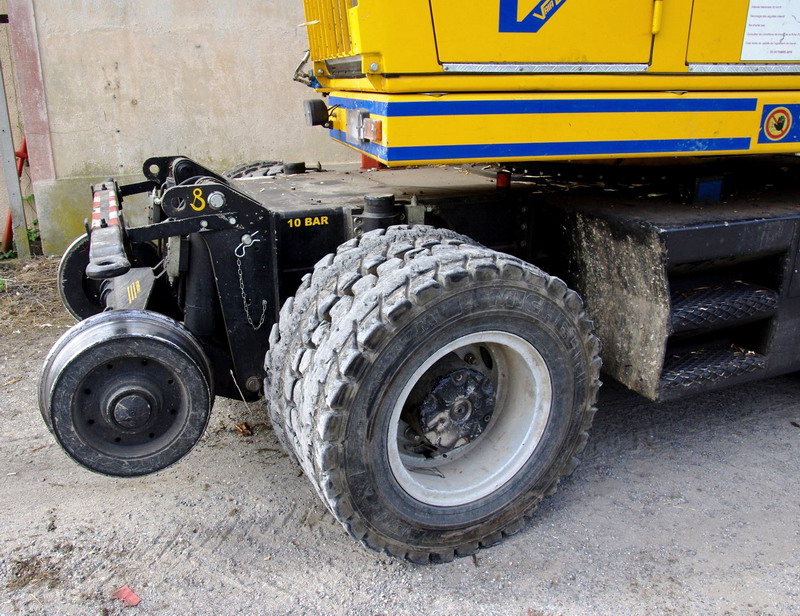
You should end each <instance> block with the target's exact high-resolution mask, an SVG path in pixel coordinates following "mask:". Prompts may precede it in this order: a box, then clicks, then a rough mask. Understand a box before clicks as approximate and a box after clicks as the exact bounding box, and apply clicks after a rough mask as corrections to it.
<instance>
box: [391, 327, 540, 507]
mask: <svg viewBox="0 0 800 616" xmlns="http://www.w3.org/2000/svg"><path fill="white" fill-rule="evenodd" d="M476 346H477V347H480V348H483V349H486V350H487V351H488V352H489V353H490V355H491V357H492V360H493V363H494V364H495V365H496V373H497V375H496V377H497V383H496V387H497V395H496V404H495V409H494V413H493V415H492V419H491V422H490V423H489V425H488V426H487V427H486V429H485V430H484V431H483V433H481V434H480V436H478V437H477V438H476V439H475V441H474V442H472V443H470V444H469V445H466V446H464V447H461V448H459V449H456V450H454V451H453V454H455V453H456V452H459V451H460V450H463V452H461V453H459V455H452V456H450V458H449V459H447V460H442V463H441V464H437V465H434V466H431V465H425V466H424V467H422V466H415V465H413V461H412V460H410V459H409V458H408V457H406V456H403V455H402V454H401V451H400V446H399V445H398V426H399V425H400V423H401V419H400V416H401V413H402V411H403V407H404V405H405V404H406V401H407V400H408V397H409V395H410V394H411V391H412V389H413V388H414V385H415V384H416V383H417V382H418V381H419V380H420V378H422V377H423V375H424V374H425V373H426V371H428V370H429V369H431V367H433V365H434V364H435V363H436V362H437V361H439V360H440V359H442V358H443V357H444V356H445V355H448V354H450V353H456V354H460V353H464V350H465V349H467V348H474V347H476ZM552 397H553V393H552V382H551V379H550V372H549V370H548V368H547V364H546V363H545V361H544V358H543V357H542V355H541V354H540V353H539V352H538V351H537V350H536V349H535V348H534V347H533V345H531V344H530V343H529V342H527V341H525V340H523V339H522V338H520V337H519V336H516V335H514V334H510V333H507V332H500V331H489V332H480V333H475V334H470V335H467V336H464V337H462V338H459V339H457V340H454V341H453V342H451V343H449V344H447V345H446V346H444V347H442V348H441V349H439V350H438V351H437V352H436V353H435V354H433V355H431V356H430V357H429V358H428V359H427V360H426V361H425V362H424V363H423V364H422V365H421V366H420V367H419V368H418V369H417V370H416V371H415V372H414V374H413V375H412V377H411V378H410V379H409V381H408V383H406V385H405V387H404V388H403V391H402V392H401V394H400V396H399V397H398V400H397V402H396V404H395V406H394V409H393V411H392V417H391V421H390V424H389V434H388V441H387V442H388V450H389V451H388V455H389V465H390V467H391V470H392V473H393V474H394V478H395V480H396V481H397V483H398V484H399V485H400V487H401V488H402V489H403V490H404V491H405V492H406V493H407V494H408V495H409V496H411V497H412V498H414V499H416V500H418V501H420V502H422V503H425V504H428V505H432V506H440V507H453V506H458V505H465V504H468V503H472V502H475V501H478V500H480V499H482V498H484V497H486V496H489V495H490V494H493V493H495V492H496V491H497V490H499V489H500V488H501V487H502V486H503V485H505V484H506V483H507V482H508V481H509V480H511V479H512V478H513V477H514V476H515V475H516V474H517V473H518V472H519V471H520V470H521V469H522V468H523V467H524V466H525V464H526V463H527V462H528V460H530V458H531V456H533V455H534V453H535V451H536V449H537V447H538V446H539V443H540V442H541V439H542V435H543V434H544V431H545V428H546V427H547V422H548V419H549V417H550V407H551V402H552Z"/></svg>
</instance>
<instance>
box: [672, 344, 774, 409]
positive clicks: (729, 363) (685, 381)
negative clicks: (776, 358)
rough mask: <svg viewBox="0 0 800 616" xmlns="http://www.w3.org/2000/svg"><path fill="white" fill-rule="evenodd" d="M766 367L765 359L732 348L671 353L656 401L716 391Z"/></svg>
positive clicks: (751, 352) (711, 348)
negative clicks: (713, 389) (709, 390)
mask: <svg viewBox="0 0 800 616" xmlns="http://www.w3.org/2000/svg"><path fill="white" fill-rule="evenodd" d="M766 367H767V358H766V357H764V356H763V355H760V354H758V353H755V352H753V351H749V350H746V349H742V348H739V347H736V346H733V345H729V346H716V347H709V348H702V349H696V350H692V351H687V352H684V353H674V354H671V355H668V356H667V357H666V358H665V361H664V370H663V372H662V375H661V381H660V384H659V400H669V399H671V398H679V397H681V396H682V395H684V394H685V393H686V392H687V391H688V390H692V391H693V392H696V391H697V390H698V389H712V388H716V387H717V386H719V385H721V384H722V382H723V381H727V380H729V379H733V378H736V377H741V376H743V375H746V374H749V373H754V372H758V371H762V370H764V369H765V368H766Z"/></svg>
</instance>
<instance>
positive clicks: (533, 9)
mask: <svg viewBox="0 0 800 616" xmlns="http://www.w3.org/2000/svg"><path fill="white" fill-rule="evenodd" d="M596 7H597V0H550V1H549V2H540V1H539V0H519V2H517V1H516V0H512V1H507V0H501V2H500V3H499V5H498V3H497V2H486V0H462V1H461V2H453V1H452V0H431V8H432V9H433V27H434V30H435V32H436V43H437V47H438V51H439V60H440V62H442V63H443V64H448V63H456V64H457V63H474V64H483V63H507V62H510V63H569V64H584V63H588V64H592V63H604V64H611V63H613V64H625V63H628V64H632V63H636V64H643V65H646V64H648V63H649V62H650V51H651V48H652V41H653V33H652V26H653V10H654V5H653V3H652V2H642V0H619V1H618V2H616V3H615V6H614V9H613V10H609V11H597V10H595V9H596ZM476 42H477V43H478V44H476Z"/></svg>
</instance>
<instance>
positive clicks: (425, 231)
mask: <svg viewBox="0 0 800 616" xmlns="http://www.w3.org/2000/svg"><path fill="white" fill-rule="evenodd" d="M465 243H466V244H473V245H474V244H475V243H474V242H473V241H472V240H470V239H469V238H467V237H464V236H463V235H459V234H458V233H456V232H454V231H449V230H447V229H434V228H432V227H426V226H422V225H419V226H415V227H411V226H408V225H400V226H395V227H390V228H389V229H377V230H375V231H371V232H369V233H366V234H364V235H363V236H362V237H360V238H356V239H353V240H350V241H348V242H345V243H344V244H342V245H341V246H339V248H338V249H337V251H336V254H329V255H327V256H325V257H323V258H322V259H321V260H320V261H319V262H318V263H317V264H316V265H315V267H314V273H313V277H312V275H311V274H306V276H305V277H304V278H303V280H302V282H301V284H300V287H299V288H298V289H297V292H296V293H295V296H294V297H290V298H289V299H288V300H287V301H286V302H285V303H284V305H283V307H282V308H281V311H280V316H279V319H278V322H277V323H276V324H275V325H273V327H272V331H271V333H270V345H269V351H268V353H267V355H266V358H265V360H264V370H265V373H266V380H265V383H264V392H265V396H266V400H267V407H268V410H269V417H270V420H271V422H272V427H273V430H274V431H275V435H276V437H277V439H278V441H279V442H280V443H281V445H282V446H283V448H284V449H285V450H286V452H287V453H288V454H289V456H290V457H291V458H292V459H294V460H295V461H297V458H296V457H295V447H296V446H297V437H296V434H297V429H296V428H295V427H294V426H293V425H292V424H293V422H294V420H295V419H296V418H297V417H298V414H297V410H296V408H295V403H294V399H293V391H294V388H295V386H296V384H297V383H298V381H299V379H300V377H301V376H302V375H301V372H300V364H301V362H302V361H304V358H305V356H306V352H307V351H313V349H314V342H313V341H312V336H313V335H314V332H315V331H317V329H318V327H319V326H320V324H321V323H322V322H323V321H326V320H329V319H330V314H329V311H330V310H331V309H332V308H333V306H334V305H335V304H336V303H337V302H338V301H339V299H340V298H341V297H342V296H348V295H350V294H351V293H350V289H351V288H352V286H353V285H354V284H355V283H356V282H357V281H358V280H360V279H361V278H363V277H364V276H367V275H371V274H374V273H375V270H376V269H377V268H378V266H379V265H381V264H382V263H384V262H386V261H388V260H389V259H393V258H396V257H399V256H402V255H414V254H419V253H424V254H430V249H431V247H432V246H438V245H448V246H458V245H460V244H465Z"/></svg>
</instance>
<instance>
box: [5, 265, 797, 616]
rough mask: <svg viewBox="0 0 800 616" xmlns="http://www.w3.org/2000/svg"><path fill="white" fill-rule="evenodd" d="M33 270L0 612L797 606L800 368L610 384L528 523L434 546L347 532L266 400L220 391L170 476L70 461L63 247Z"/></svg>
mask: <svg viewBox="0 0 800 616" xmlns="http://www.w3.org/2000/svg"><path fill="white" fill-rule="evenodd" d="M9 271H11V274H9V273H8V272H9ZM26 275H27V276H28V278H29V283H28V287H27V288H26V287H25V286H24V284H23V285H22V286H20V285H19V284H17V285H16V286H14V285H11V286H10V287H9V288H8V289H7V290H6V291H3V293H2V294H0V295H3V297H0V310H2V313H3V316H2V317H0V334H1V335H2V342H3V345H2V349H0V546H2V547H0V615H4V616H5V615H11V614H65V615H71V614H87V615H88V614H122V613H125V614H142V615H145V614H197V615H202V614H214V615H216V614H243V613H259V614H336V615H339V614H359V615H361V614H367V615H379V614H392V615H394V614H414V615H417V614H519V615H521V616H551V615H553V616H554V615H561V614H563V615H570V616H571V615H576V616H578V615H592V616H597V615H604V614H609V615H611V614H613V615H615V616H616V615H620V614H643V615H644V614H647V615H652V614H680V615H687V614H703V615H705V614H760V615H767V614H769V615H784V614H785V615H796V614H798V613H800V549H799V548H798V539H799V538H800V537H799V534H800V533H799V532H798V528H799V527H798V513H800V511H799V510H798V509H799V507H798V505H800V455H798V453H799V452H800V402H798V400H800V379H798V378H797V377H796V376H788V377H783V378H777V379H772V380H769V381H766V382H761V383H756V384H751V385H747V386H741V387H737V388H734V389H731V390H727V391H723V392H718V393H713V394H708V395H705V396H702V397H697V398H693V399H690V400H688V401H681V402H675V403H669V404H660V405H656V404H652V403H649V402H647V401H645V400H643V399H642V398H640V397H638V396H636V395H634V394H631V393H629V392H627V391H625V390H623V389H621V388H620V387H618V386H614V385H606V386H605V387H604V388H603V391H602V392H601V396H600V405H599V406H600V411H599V413H598V414H597V417H596V420H595V425H594V429H593V431H592V438H591V440H590V442H589V445H588V447H587V449H586V452H585V454H584V456H583V464H582V465H581V466H580V467H579V468H578V470H577V471H576V472H575V474H574V475H573V476H572V477H571V478H569V479H567V480H565V481H564V482H562V484H561V487H560V490H559V492H558V493H557V494H556V495H555V496H553V497H551V498H549V499H547V500H546V501H545V502H544V503H543V504H542V506H540V507H539V509H538V511H537V513H536V515H535V517H534V519H533V520H532V521H531V522H530V523H529V524H528V525H527V526H526V527H525V528H524V529H523V530H522V532H520V533H519V534H518V535H516V536H515V537H512V538H510V539H508V540H507V541H506V542H505V543H503V544H501V545H500V546H497V547H494V548H492V549H489V550H483V551H481V552H480V553H479V554H478V555H477V557H476V558H466V559H459V560H456V561H455V562H453V563H450V564H443V565H436V566H426V567H421V566H414V565H411V564H408V563H405V562H400V561H396V560H393V559H391V558H389V557H386V556H383V555H380V554H377V553H373V552H370V551H367V550H365V549H363V548H362V547H360V546H359V545H358V544H356V543H355V542H354V541H353V540H351V539H350V538H349V537H348V536H347V535H346V534H345V533H344V531H343V530H342V529H341V528H340V527H339V526H338V524H337V523H336V522H335V521H334V520H333V518H332V517H331V516H330V515H329V514H328V513H327V511H326V510H325V509H324V507H323V506H322V505H321V503H320V502H319V500H318V499H317V497H316V496H315V495H314V493H313V491H312V488H311V485H310V483H309V482H308V481H306V479H305V478H304V477H303V476H301V474H300V472H299V470H298V467H297V466H296V465H295V464H293V463H292V462H291V461H290V459H289V458H288V457H287V456H286V455H284V454H283V453H282V452H281V451H280V448H279V446H278V444H277V442H276V440H275V438H274V435H273V434H272V431H271V430H270V428H269V426H268V424H267V423H266V419H265V410H264V408H263V406H260V405H250V407H249V408H248V407H246V406H245V405H244V404H243V403H241V402H233V401H228V400H223V399H218V400H217V403H216V405H215V408H214V411H213V416H212V419H211V423H210V425H209V429H208V431H207V433H206V435H205V436H204V438H203V440H202V442H201V443H200V444H199V445H198V447H197V448H196V449H195V450H194V451H193V452H192V453H190V454H189V455H188V456H187V457H186V459H184V460H183V461H182V462H180V463H179V464H177V465H176V466H174V467H172V468H170V469H168V470H166V471H163V472H161V473H159V474H156V475H154V476H150V477H146V478H140V479H131V480H117V479H111V478H107V477H102V476H100V475H95V474H93V473H90V472H88V471H85V470H83V469H82V468H80V467H78V466H77V465H76V464H74V463H73V462H71V461H70V460H69V459H68V458H67V456H66V455H65V454H64V453H63V452H62V451H61V450H60V448H59V447H58V445H57V444H56V443H55V441H54V440H53V438H52V437H51V435H50V434H49V433H48V431H47V429H46V428H45V426H44V423H43V422H42V420H41V418H40V416H39V412H38V410H37V403H36V387H37V380H38V373H39V369H40V366H41V364H42V361H43V359H44V357H45V355H46V353H47V351H48V350H49V348H50V346H51V345H52V343H53V342H54V341H55V339H56V338H57V336H58V335H60V334H61V333H62V332H63V331H64V328H65V326H66V325H67V324H68V323H69V319H68V317H67V316H66V314H64V313H63V312H62V311H60V310H59V309H58V308H54V306H55V305H56V304H55V302H56V301H57V300H56V299H55V298H54V297H52V296H48V295H47V291H43V290H42V289H43V288H44V286H46V285H39V286H37V284H36V281H37V280H49V279H51V277H52V264H51V263H47V262H45V263H44V265H41V263H40V265H38V266H34V267H33V268H32V271H30V272H28V273H27V274H26ZM0 276H7V277H9V276H10V277H11V278H14V277H16V278H20V276H21V275H20V273H19V271H18V270H0ZM23 278H24V277H23ZM15 289H16V290H15ZM15 293H19V295H15ZM22 304H24V306H25V309H24V310H22V309H21V308H20V306H21V305H22ZM14 315H16V316H14ZM241 422H246V423H248V424H249V425H251V426H252V427H253V435H252V436H242V435H241V434H240V433H239V432H238V431H237V430H236V429H235V426H236V424H239V423H241ZM124 585H128V586H130V588H131V589H132V590H133V591H134V592H135V593H136V594H137V595H139V596H140V597H141V603H140V604H139V605H138V606H137V607H135V608H126V607H124V606H123V604H122V603H121V602H120V601H119V600H116V599H114V598H113V596H112V595H113V593H114V592H115V591H116V590H117V589H118V588H120V587H122V586H124Z"/></svg>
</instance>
